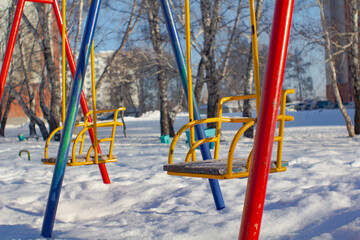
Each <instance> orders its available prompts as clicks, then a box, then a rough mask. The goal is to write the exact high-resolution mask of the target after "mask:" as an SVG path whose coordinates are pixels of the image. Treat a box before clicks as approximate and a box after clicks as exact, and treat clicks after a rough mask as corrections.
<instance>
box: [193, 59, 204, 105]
mask: <svg viewBox="0 0 360 240" xmlns="http://www.w3.org/2000/svg"><path fill="white" fill-rule="evenodd" d="M204 72H205V62H204V58H203V57H202V58H201V60H200V63H199V66H198V71H197V76H196V83H195V90H194V94H195V98H196V102H197V103H198V104H200V102H201V92H202V89H203V87H204V83H205V81H204Z"/></svg>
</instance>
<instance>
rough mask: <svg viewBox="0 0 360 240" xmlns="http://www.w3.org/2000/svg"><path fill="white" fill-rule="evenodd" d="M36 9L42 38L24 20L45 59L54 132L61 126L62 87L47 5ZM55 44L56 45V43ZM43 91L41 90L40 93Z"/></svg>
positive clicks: (25, 19)
mask: <svg viewBox="0 0 360 240" xmlns="http://www.w3.org/2000/svg"><path fill="white" fill-rule="evenodd" d="M34 5H35V8H36V10H37V13H38V17H39V26H40V32H41V36H40V34H39V31H38V29H37V28H35V27H34V26H33V25H32V24H31V22H30V21H29V20H28V18H27V17H26V15H25V14H24V16H23V19H24V22H25V23H26V25H27V26H28V27H29V28H30V30H31V32H32V33H33V35H34V37H35V39H36V40H37V41H38V42H39V44H40V47H41V51H42V54H43V57H44V63H45V67H46V70H47V74H48V79H49V80H50V91H51V97H50V111H49V112H50V114H49V118H48V119H49V120H48V123H49V127H50V131H51V132H52V131H53V130H55V128H57V127H58V126H59V123H60V119H61V112H60V110H61V101H62V98H61V87H60V80H59V76H58V74H57V71H56V66H55V63H54V60H53V57H52V51H51V41H50V40H51V38H50V32H49V31H50V30H49V23H48V16H47V14H46V11H45V6H46V5H45V4H41V3H34ZM54 44H55V43H54ZM41 91H43V90H41V89H40V91H39V92H41Z"/></svg>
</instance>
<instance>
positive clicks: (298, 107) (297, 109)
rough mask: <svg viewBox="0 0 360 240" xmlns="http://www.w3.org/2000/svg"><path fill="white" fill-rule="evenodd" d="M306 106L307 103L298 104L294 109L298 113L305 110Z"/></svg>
mask: <svg viewBox="0 0 360 240" xmlns="http://www.w3.org/2000/svg"><path fill="white" fill-rule="evenodd" d="M305 105H306V103H303V102H301V103H297V104H295V106H294V109H295V110H296V111H300V110H304V109H303V108H304V107H305Z"/></svg>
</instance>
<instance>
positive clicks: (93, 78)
mask: <svg viewBox="0 0 360 240" xmlns="http://www.w3.org/2000/svg"><path fill="white" fill-rule="evenodd" d="M90 3H91V0H89V4H90ZM90 54H91V56H90V57H91V94H92V105H93V129H94V142H93V146H94V152H95V163H96V164H98V155H99V154H98V138H97V119H96V91H95V62H94V60H95V57H94V55H95V54H94V41H93V42H92V43H91V53H90Z"/></svg>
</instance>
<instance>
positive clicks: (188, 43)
mask: <svg viewBox="0 0 360 240" xmlns="http://www.w3.org/2000/svg"><path fill="white" fill-rule="evenodd" d="M185 35H186V68H187V80H188V83H187V92H188V108H189V122H191V121H193V120H194V106H193V91H192V76H191V61H190V57H191V41H190V38H191V37H190V3H189V0H185ZM194 142H195V134H194V128H193V127H190V146H192V145H193V144H194ZM192 158H193V161H196V155H195V152H194V153H193V154H192Z"/></svg>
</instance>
